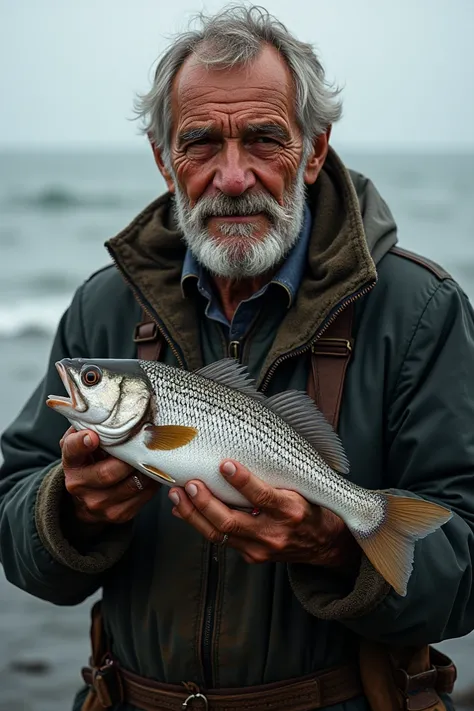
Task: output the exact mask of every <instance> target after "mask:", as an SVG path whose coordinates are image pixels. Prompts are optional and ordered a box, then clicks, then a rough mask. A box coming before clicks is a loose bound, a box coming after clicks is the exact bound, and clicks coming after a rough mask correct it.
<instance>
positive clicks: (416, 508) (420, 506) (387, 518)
mask: <svg viewBox="0 0 474 711" xmlns="http://www.w3.org/2000/svg"><path fill="white" fill-rule="evenodd" d="M378 493H379V495H380V496H382V497H383V502H384V509H385V515H384V518H383V520H382V522H381V523H380V524H379V525H378V527H377V528H376V530H374V531H373V532H368V533H362V532H361V531H357V530H354V529H351V532H352V534H353V535H354V537H355V539H356V540H357V542H358V543H359V545H360V546H361V548H362V550H363V551H364V553H365V555H366V556H367V558H368V559H369V560H370V562H371V563H372V565H373V566H374V568H375V569H376V570H377V571H378V572H379V573H380V575H381V576H382V577H383V578H385V580H386V581H387V582H388V583H389V584H390V585H391V586H392V587H393V588H394V590H396V592H397V593H398V594H399V595H401V596H402V597H404V596H405V595H406V593H407V585H408V580H409V578H410V575H411V572H412V569H413V558H414V553H415V542H416V541H417V540H418V539H420V538H424V537H425V536H427V535H428V534H429V533H433V531H436V529H437V528H439V527H440V526H442V525H443V524H444V523H446V522H447V521H449V519H450V518H451V516H452V513H451V511H449V510H448V509H446V508H444V507H443V506H440V505H439V504H435V503H433V502H431V501H425V500H423V499H413V498H409V497H406V496H396V495H393V494H386V493H385V492H378Z"/></svg>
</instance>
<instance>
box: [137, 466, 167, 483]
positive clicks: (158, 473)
mask: <svg viewBox="0 0 474 711" xmlns="http://www.w3.org/2000/svg"><path fill="white" fill-rule="evenodd" d="M140 466H141V467H143V469H146V470H147V472H149V473H150V474H152V475H153V476H155V477H159V478H160V479H163V480H164V481H166V482H167V483H168V484H176V479H173V477H171V476H170V475H169V474H165V472H162V471H161V469H157V467H153V466H152V465H151V464H140Z"/></svg>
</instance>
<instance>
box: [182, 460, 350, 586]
mask: <svg viewBox="0 0 474 711" xmlns="http://www.w3.org/2000/svg"><path fill="white" fill-rule="evenodd" d="M220 471H221V473H222V474H223V476H224V477H225V479H226V480H227V481H228V482H229V483H230V484H231V485H232V486H234V487H235V489H236V490H237V491H239V492H240V493H241V494H243V496H245V498H246V499H247V500H248V501H249V502H250V503H251V504H253V505H254V506H255V507H256V508H257V509H259V510H261V513H260V514H259V515H258V516H252V515H250V514H249V513H245V512H244V511H238V510H236V509H231V508H229V507H228V506H226V505H225V504H224V503H223V502H222V501H220V499H218V498H216V497H215V496H213V495H212V493H211V492H210V491H209V489H208V488H207V487H206V485H205V484H204V483H203V482H202V481H199V479H192V480H191V481H189V482H188V483H187V484H186V486H185V487H184V489H183V488H177V487H173V488H172V489H171V491H170V493H169V498H170V499H171V501H172V502H173V503H174V504H175V506H174V508H173V513H174V515H175V516H177V517H178V518H181V519H183V520H185V521H187V522H188V523H190V524H191V525H192V526H194V528H195V529H196V530H197V531H199V533H201V534H202V535H203V536H205V537H206V538H207V539H208V540H210V541H211V542H212V543H217V544H221V543H222V541H223V540H224V541H226V543H227V545H229V546H232V547H233V548H235V549H236V550H238V551H239V552H240V553H241V554H242V557H243V558H244V560H245V561H246V562H247V563H265V562H267V561H273V562H285V563H306V564H310V565H321V566H326V567H330V568H337V569H340V570H341V572H344V573H349V574H350V573H352V572H353V571H355V570H356V569H357V566H358V564H359V561H360V549H359V546H358V545H357V543H356V542H355V540H354V538H353V536H352V535H351V533H350V531H349V529H348V528H347V526H346V525H345V523H344V521H343V520H342V519H341V518H339V516H336V514H334V513H332V511H329V509H325V508H324V507H322V506H318V505H315V504H310V503H309V502H308V501H307V500H306V499H305V498H303V497H302V496H300V495H299V494H297V493H296V492H294V491H289V490H286V489H275V488H273V487H272V486H270V485H269V484H266V483H265V482H264V481H262V480H261V479H259V478H258V477H256V476H255V475H254V474H252V473H251V472H250V471H249V470H248V469H246V468H245V467H244V466H242V464H239V463H238V462H235V461H231V460H226V461H225V462H223V463H222V465H221V467H220ZM225 536H227V538H225Z"/></svg>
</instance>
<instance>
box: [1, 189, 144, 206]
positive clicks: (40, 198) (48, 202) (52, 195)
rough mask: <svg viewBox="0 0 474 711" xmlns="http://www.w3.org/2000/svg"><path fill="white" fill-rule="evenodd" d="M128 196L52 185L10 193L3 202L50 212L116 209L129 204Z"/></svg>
mask: <svg viewBox="0 0 474 711" xmlns="http://www.w3.org/2000/svg"><path fill="white" fill-rule="evenodd" d="M130 202H131V201H130V198H125V199H124V196H122V195H118V194H113V193H99V194H88V193H76V192H73V191H72V190H67V189H66V188H62V187H56V186H54V185H52V186H50V187H47V188H43V189H42V190H40V191H39V192H37V193H31V194H26V195H10V196H9V197H5V198H4V200H3V204H4V206H5V207H6V208H8V207H23V208H24V207H26V208H30V209H37V210H44V211H50V212H56V211H67V210H72V209H78V208H87V209H91V208H92V209H101V210H103V209H109V210H112V209H117V208H118V207H124V206H126V205H127V204H130Z"/></svg>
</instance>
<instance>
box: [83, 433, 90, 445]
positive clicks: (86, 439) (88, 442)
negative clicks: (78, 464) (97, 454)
mask: <svg viewBox="0 0 474 711" xmlns="http://www.w3.org/2000/svg"><path fill="white" fill-rule="evenodd" d="M84 444H85V445H86V447H92V440H91V438H90V437H89V435H86V436H85V437H84Z"/></svg>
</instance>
